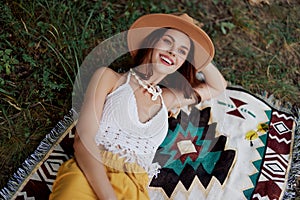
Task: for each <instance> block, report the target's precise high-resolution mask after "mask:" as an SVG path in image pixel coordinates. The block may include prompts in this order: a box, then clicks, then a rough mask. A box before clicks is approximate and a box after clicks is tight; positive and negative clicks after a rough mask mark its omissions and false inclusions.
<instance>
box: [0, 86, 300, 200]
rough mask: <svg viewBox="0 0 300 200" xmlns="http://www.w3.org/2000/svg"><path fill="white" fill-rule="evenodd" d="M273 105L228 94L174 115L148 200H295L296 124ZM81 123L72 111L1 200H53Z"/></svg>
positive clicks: (246, 94)
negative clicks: (61, 168)
mask: <svg viewBox="0 0 300 200" xmlns="http://www.w3.org/2000/svg"><path fill="white" fill-rule="evenodd" d="M273 103H274V102H273ZM273 103H270V102H268V101H267V100H263V99H261V98H259V97H257V96H255V95H253V94H251V93H249V92H247V91H245V90H243V89H238V88H228V89H227V90H226V91H225V92H224V94H222V95H220V96H219V97H218V98H215V99H212V100H210V101H206V102H204V103H201V104H199V105H197V106H192V107H186V108H183V109H181V110H180V111H179V112H178V113H177V114H176V115H174V116H172V117H170V118H169V131H168V135H167V137H166V138H165V140H164V142H163V143H162V144H161V146H160V147H159V149H158V150H157V153H156V156H155V161H156V162H159V163H160V165H161V166H162V169H161V170H160V173H159V175H158V176H157V177H153V179H152V180H151V182H150V186H149V194H150V197H151V199H155V200H157V199H178V200H182V199H191V200H194V199H213V200H216V199H225V200H226V199H230V200H234V199H237V200H240V199H266V200H267V199H294V198H296V196H297V194H296V190H295V181H296V180H295V179H296V176H297V173H299V172H298V171H297V167H298V168H299V160H298V159H299V158H298V155H299V154H298V150H299V135H298V133H299V132H298V131H299V129H298V128H299V127H297V120H299V119H297V118H298V117H296V116H295V114H294V115H293V114H292V113H291V112H289V111H286V110H283V109H276V108H275V106H273ZM76 119H77V115H76V113H74V111H72V110H71V111H70V113H69V114H68V115H66V116H65V118H64V119H63V120H62V121H61V122H59V123H58V124H57V126H56V127H55V128H53V130H52V131H51V132H50V133H49V134H48V135H47V136H46V137H45V138H44V139H43V141H42V142H41V144H40V145H39V146H38V147H37V149H36V151H35V152H34V153H33V154H32V155H30V156H29V157H28V158H27V159H26V160H25V161H24V163H23V165H22V166H21V167H20V168H19V170H18V171H17V172H16V173H15V174H14V176H13V177H12V178H11V179H10V181H9V182H8V184H7V186H6V187H5V188H3V189H2V190H1V191H0V197H1V198H2V199H48V195H49V194H50V192H51V190H52V184H53V181H54V179H55V177H56V173H57V170H58V168H59V166H60V165H61V164H62V163H63V162H64V161H66V160H67V159H69V158H70V157H72V156H73V148H72V144H73V138H74V129H75V128H74V127H75V124H76ZM293 148H294V149H298V150H295V151H294V154H293Z"/></svg>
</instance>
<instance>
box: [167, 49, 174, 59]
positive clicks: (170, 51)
mask: <svg viewBox="0 0 300 200" xmlns="http://www.w3.org/2000/svg"><path fill="white" fill-rule="evenodd" d="M168 52H169V54H170V55H171V56H173V57H174V56H175V53H174V51H173V50H172V49H171V50H169V51H168Z"/></svg>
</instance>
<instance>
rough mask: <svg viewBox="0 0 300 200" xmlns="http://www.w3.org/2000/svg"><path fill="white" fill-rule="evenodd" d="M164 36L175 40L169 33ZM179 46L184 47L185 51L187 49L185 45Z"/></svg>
mask: <svg viewBox="0 0 300 200" xmlns="http://www.w3.org/2000/svg"><path fill="white" fill-rule="evenodd" d="M165 36H168V37H169V38H170V39H171V40H172V41H173V42H175V39H174V38H173V37H172V36H171V35H169V34H166V35H165ZM181 47H182V48H184V49H186V50H187V51H189V48H187V47H186V46H184V45H181Z"/></svg>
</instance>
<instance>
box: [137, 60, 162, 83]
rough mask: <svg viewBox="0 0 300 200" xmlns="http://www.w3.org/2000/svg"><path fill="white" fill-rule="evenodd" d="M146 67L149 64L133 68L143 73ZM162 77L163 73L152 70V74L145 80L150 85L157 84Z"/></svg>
mask: <svg viewBox="0 0 300 200" xmlns="http://www.w3.org/2000/svg"><path fill="white" fill-rule="evenodd" d="M146 67H149V66H148V65H141V66H138V67H136V68H135V69H134V70H135V71H138V72H140V73H143V74H145V73H146V71H147V69H146ZM164 78H165V75H162V74H158V73H156V72H155V71H153V74H152V75H151V76H150V77H149V79H147V80H146V82H148V83H150V84H151V85H157V84H158V83H160V82H161V80H163V79H164Z"/></svg>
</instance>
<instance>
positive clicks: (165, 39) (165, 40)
mask: <svg viewBox="0 0 300 200" xmlns="http://www.w3.org/2000/svg"><path fill="white" fill-rule="evenodd" d="M163 42H164V43H166V44H167V45H171V44H172V42H171V40H169V39H167V38H164V39H163Z"/></svg>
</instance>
